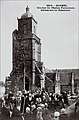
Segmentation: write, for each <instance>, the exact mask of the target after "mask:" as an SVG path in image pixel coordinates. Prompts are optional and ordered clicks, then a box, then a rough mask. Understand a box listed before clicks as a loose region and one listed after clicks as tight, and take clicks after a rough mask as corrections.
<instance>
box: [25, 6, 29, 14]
mask: <svg viewBox="0 0 79 120" xmlns="http://www.w3.org/2000/svg"><path fill="white" fill-rule="evenodd" d="M26 13H27V14H28V13H29V7H28V6H27V7H26Z"/></svg>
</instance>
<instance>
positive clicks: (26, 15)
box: [21, 5, 33, 18]
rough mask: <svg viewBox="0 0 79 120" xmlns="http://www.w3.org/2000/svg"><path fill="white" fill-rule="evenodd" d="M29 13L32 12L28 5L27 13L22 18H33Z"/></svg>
mask: <svg viewBox="0 0 79 120" xmlns="http://www.w3.org/2000/svg"><path fill="white" fill-rule="evenodd" d="M29 11H30V10H29V7H28V5H27V7H26V13H24V14H23V15H22V16H21V18H28V17H33V15H32V14H31V13H30V12H29Z"/></svg>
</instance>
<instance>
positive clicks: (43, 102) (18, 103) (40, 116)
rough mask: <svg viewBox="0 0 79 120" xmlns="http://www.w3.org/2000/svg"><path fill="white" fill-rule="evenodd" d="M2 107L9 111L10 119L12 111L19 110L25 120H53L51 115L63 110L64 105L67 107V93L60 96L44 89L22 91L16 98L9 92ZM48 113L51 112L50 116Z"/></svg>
mask: <svg viewBox="0 0 79 120" xmlns="http://www.w3.org/2000/svg"><path fill="white" fill-rule="evenodd" d="M2 101H3V102H2V107H6V108H8V109H9V111H10V117H11V116H12V114H13V109H14V108H17V109H19V111H20V113H21V114H22V115H25V116H27V120H53V119H52V118H53V116H55V115H54V114H53V113H54V112H55V114H57V112H56V111H59V110H61V109H63V111H65V110H64V109H65V104H66V105H69V103H68V97H67V93H66V92H65V91H63V92H62V93H61V94H58V93H52V92H46V91H45V90H44V89H42V90H40V89H38V90H37V91H36V92H34V93H31V91H26V90H23V91H22V92H21V91H19V92H18V94H16V96H14V95H13V93H12V92H11V91H10V92H9V93H8V94H6V93H5V95H4V97H3V99H2ZM50 111H53V112H52V114H51V112H50Z"/></svg>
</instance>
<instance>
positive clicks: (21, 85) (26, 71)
mask: <svg viewBox="0 0 79 120" xmlns="http://www.w3.org/2000/svg"><path fill="white" fill-rule="evenodd" d="M36 33H37V22H36V20H35V19H34V18H33V15H32V14H31V13H30V12H29V7H28V6H27V8H26V13H24V14H23V15H22V16H21V18H20V19H18V30H17V29H15V30H14V31H13V33H12V42H13V43H12V44H13V48H12V50H13V55H12V56H13V58H12V72H11V74H10V80H11V85H12V87H11V90H12V91H14V90H15V88H17V90H23V89H25V90H27V91H28V90H33V89H35V87H41V81H40V78H41V77H40V76H41V72H42V62H41V42H40V38H39V37H37V35H36ZM13 86H14V87H13ZM17 90H16V91H17Z"/></svg>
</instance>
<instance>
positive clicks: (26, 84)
mask: <svg viewBox="0 0 79 120" xmlns="http://www.w3.org/2000/svg"><path fill="white" fill-rule="evenodd" d="M25 90H27V91H29V79H28V78H27V77H25Z"/></svg>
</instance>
